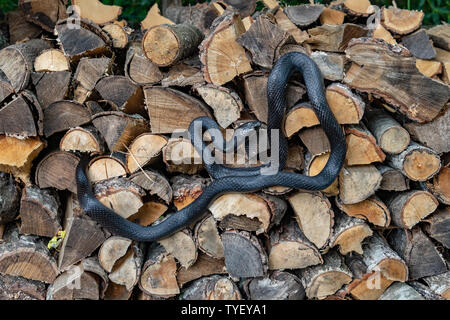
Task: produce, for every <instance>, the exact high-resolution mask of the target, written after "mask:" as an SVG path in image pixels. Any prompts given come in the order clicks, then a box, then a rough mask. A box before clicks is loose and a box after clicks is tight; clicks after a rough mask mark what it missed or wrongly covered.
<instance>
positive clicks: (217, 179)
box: [76, 52, 346, 241]
mask: <svg viewBox="0 0 450 320" xmlns="http://www.w3.org/2000/svg"><path fill="white" fill-rule="evenodd" d="M296 71H297V72H300V73H301V74H302V76H303V78H304V81H305V84H306V89H307V93H308V97H309V100H310V102H311V105H312V106H313V107H314V111H315V113H316V115H317V118H318V119H319V121H320V123H321V125H322V128H323V130H324V131H325V133H326V135H327V137H328V139H329V141H330V146H331V152H330V157H329V160H328V162H327V164H326V166H325V167H324V168H323V170H322V171H321V172H320V173H319V174H318V175H316V176H314V177H308V176H305V175H301V174H297V173H292V172H283V171H281V170H282V169H283V167H284V164H285V162H286V158H287V154H288V146H287V140H286V137H284V135H283V134H280V135H279V149H280V155H279V165H278V167H279V171H277V172H276V173H275V174H271V175H261V174H259V171H258V170H259V168H244V169H233V168H227V167H225V166H222V165H211V166H206V169H207V170H208V172H209V173H210V175H211V176H212V177H213V178H214V180H213V181H212V182H211V184H210V185H209V186H208V187H207V188H205V190H203V193H202V194H201V196H200V197H199V198H197V200H195V201H194V202H193V203H191V204H190V205H189V206H187V207H185V208H184V209H182V210H180V211H178V212H177V213H176V214H173V215H171V216H169V217H168V218H167V219H165V220H164V221H162V222H161V223H159V224H157V225H152V226H149V227H144V226H140V225H137V224H135V223H133V222H131V221H128V220H126V219H124V218H122V217H121V216H119V215H118V214H116V213H115V212H114V211H112V210H110V209H109V208H107V207H105V206H104V205H102V204H101V203H100V202H99V201H98V200H97V199H96V198H95V195H94V194H93V192H92V189H91V186H90V183H89V180H88V178H87V176H86V173H85V169H86V168H85V167H86V165H87V160H86V159H84V160H82V161H80V163H79V165H78V166H77V169H76V181H77V189H78V190H77V194H78V200H79V204H80V206H81V208H82V209H83V210H84V211H85V212H86V213H87V214H88V215H89V216H90V217H91V218H93V219H94V220H96V221H97V222H98V223H100V224H101V225H102V226H103V227H105V228H106V229H108V230H109V231H110V232H112V233H113V234H116V235H119V236H123V237H126V238H129V239H132V240H136V241H157V240H160V239H162V238H165V237H168V236H170V235H172V234H173V233H175V232H177V231H179V230H181V229H184V228H185V227H186V226H188V225H190V224H192V223H194V222H195V221H197V220H198V219H200V218H201V217H203V215H204V214H205V212H206V209H207V208H208V205H209V204H210V203H211V202H212V201H213V200H214V199H215V198H217V197H218V196H220V195H222V194H224V193H227V192H253V191H257V190H260V189H262V188H266V187H271V186H285V187H291V188H297V189H306V190H322V189H325V188H326V187H328V186H329V185H330V184H331V183H332V182H333V181H334V180H335V179H336V177H337V175H338V174H339V171H340V170H341V168H342V165H343V163H344V158H345V154H346V143H345V137H344V134H343V131H342V128H341V127H340V125H339V124H338V123H337V121H336V119H335V117H334V115H333V114H332V113H331V111H330V109H329V107H328V104H327V101H326V99H325V95H324V92H325V88H324V83H323V78H322V74H321V72H320V70H319V68H318V67H317V65H316V64H315V62H314V61H312V60H311V59H310V58H309V57H308V56H307V55H305V54H302V53H298V52H293V53H288V54H286V55H284V56H283V57H281V58H280V59H279V60H278V62H277V63H276V64H275V65H274V67H273V70H272V72H271V74H270V76H269V80H268V84H267V96H268V105H269V113H268V114H269V120H268V124H267V129H268V132H269V134H270V132H271V130H272V129H278V130H279V129H280V128H281V126H282V121H283V116H284V111H285V105H286V101H285V89H286V85H287V82H288V80H289V78H290V76H291V75H292V73H293V72H296ZM195 121H200V122H201V124H202V128H203V129H208V128H211V127H217V124H216V123H215V122H214V121H212V120H211V119H209V118H203V117H202V118H198V119H196V120H194V122H195ZM194 122H193V123H194ZM189 131H190V133H191V140H192V142H193V144H194V135H195V133H194V132H193V125H192V124H191V127H190V129H189ZM280 131H281V130H280ZM194 146H195V148H196V149H197V150H198V149H201V148H205V146H204V144H203V143H201V144H200V145H198V143H197V145H196V144H194Z"/></svg>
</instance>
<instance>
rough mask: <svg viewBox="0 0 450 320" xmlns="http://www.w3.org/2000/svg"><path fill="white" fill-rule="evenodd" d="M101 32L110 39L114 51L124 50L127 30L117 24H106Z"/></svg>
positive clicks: (126, 42) (126, 41)
mask: <svg viewBox="0 0 450 320" xmlns="http://www.w3.org/2000/svg"><path fill="white" fill-rule="evenodd" d="M102 30H103V31H104V32H106V33H107V34H108V36H109V37H110V38H111V41H112V45H113V47H114V48H116V49H124V48H126V46H127V45H128V33H127V29H125V28H124V27H122V26H121V25H119V24H117V23H108V24H107V25H105V26H104V27H103V28H102Z"/></svg>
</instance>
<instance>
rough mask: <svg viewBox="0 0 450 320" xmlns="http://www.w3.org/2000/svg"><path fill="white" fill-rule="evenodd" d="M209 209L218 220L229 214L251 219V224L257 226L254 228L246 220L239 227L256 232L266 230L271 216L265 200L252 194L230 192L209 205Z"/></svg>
mask: <svg viewBox="0 0 450 320" xmlns="http://www.w3.org/2000/svg"><path fill="white" fill-rule="evenodd" d="M209 211H211V213H212V214H213V216H214V219H216V220H218V221H222V220H224V219H226V218H227V217H228V216H229V215H234V216H237V217H239V216H244V217H246V218H248V219H249V220H253V224H254V225H255V224H256V226H257V227H256V228H252V227H251V224H250V226H249V225H248V224H247V223H248V222H247V223H242V224H240V228H239V229H241V230H242V229H243V230H248V231H256V233H257V234H259V233H263V232H267V230H268V229H269V226H270V221H271V217H272V214H271V212H270V208H269V206H268V205H267V203H266V201H264V199H262V198H261V197H259V196H257V195H253V194H240V193H230V194H226V195H223V196H221V197H219V198H218V199H217V200H215V201H214V202H213V203H212V204H211V205H210V206H209ZM228 219H230V217H228ZM254 220H256V221H254ZM244 221H246V220H244ZM236 222H237V221H235V223H236ZM234 227H237V225H234ZM249 229H253V230H249ZM255 229H256V230H255Z"/></svg>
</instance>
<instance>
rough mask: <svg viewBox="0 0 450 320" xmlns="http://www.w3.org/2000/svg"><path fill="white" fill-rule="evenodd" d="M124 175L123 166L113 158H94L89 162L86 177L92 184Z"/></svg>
mask: <svg viewBox="0 0 450 320" xmlns="http://www.w3.org/2000/svg"><path fill="white" fill-rule="evenodd" d="M126 174H127V170H126V168H125V165H124V164H123V163H122V161H120V160H119V159H117V158H116V157H113V156H98V157H95V158H93V159H92V160H91V161H90V162H89V164H88V168H87V175H88V178H89V181H91V182H92V183H95V182H99V181H102V180H108V179H111V178H115V177H121V176H125V175H126Z"/></svg>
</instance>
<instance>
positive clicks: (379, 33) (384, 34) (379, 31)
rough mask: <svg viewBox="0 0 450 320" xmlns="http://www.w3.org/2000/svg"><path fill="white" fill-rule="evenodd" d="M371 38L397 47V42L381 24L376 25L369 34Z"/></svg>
mask: <svg viewBox="0 0 450 320" xmlns="http://www.w3.org/2000/svg"><path fill="white" fill-rule="evenodd" d="M371 35H372V37H373V38H377V39H382V40H384V41H386V42H387V43H389V44H392V45H397V41H396V40H395V39H394V37H393V36H392V34H391V33H390V32H389V31H387V30H386V29H385V28H384V27H383V25H382V24H381V23H378V24H377V26H376V28H375V29H374V30H373V31H372V32H371Z"/></svg>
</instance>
